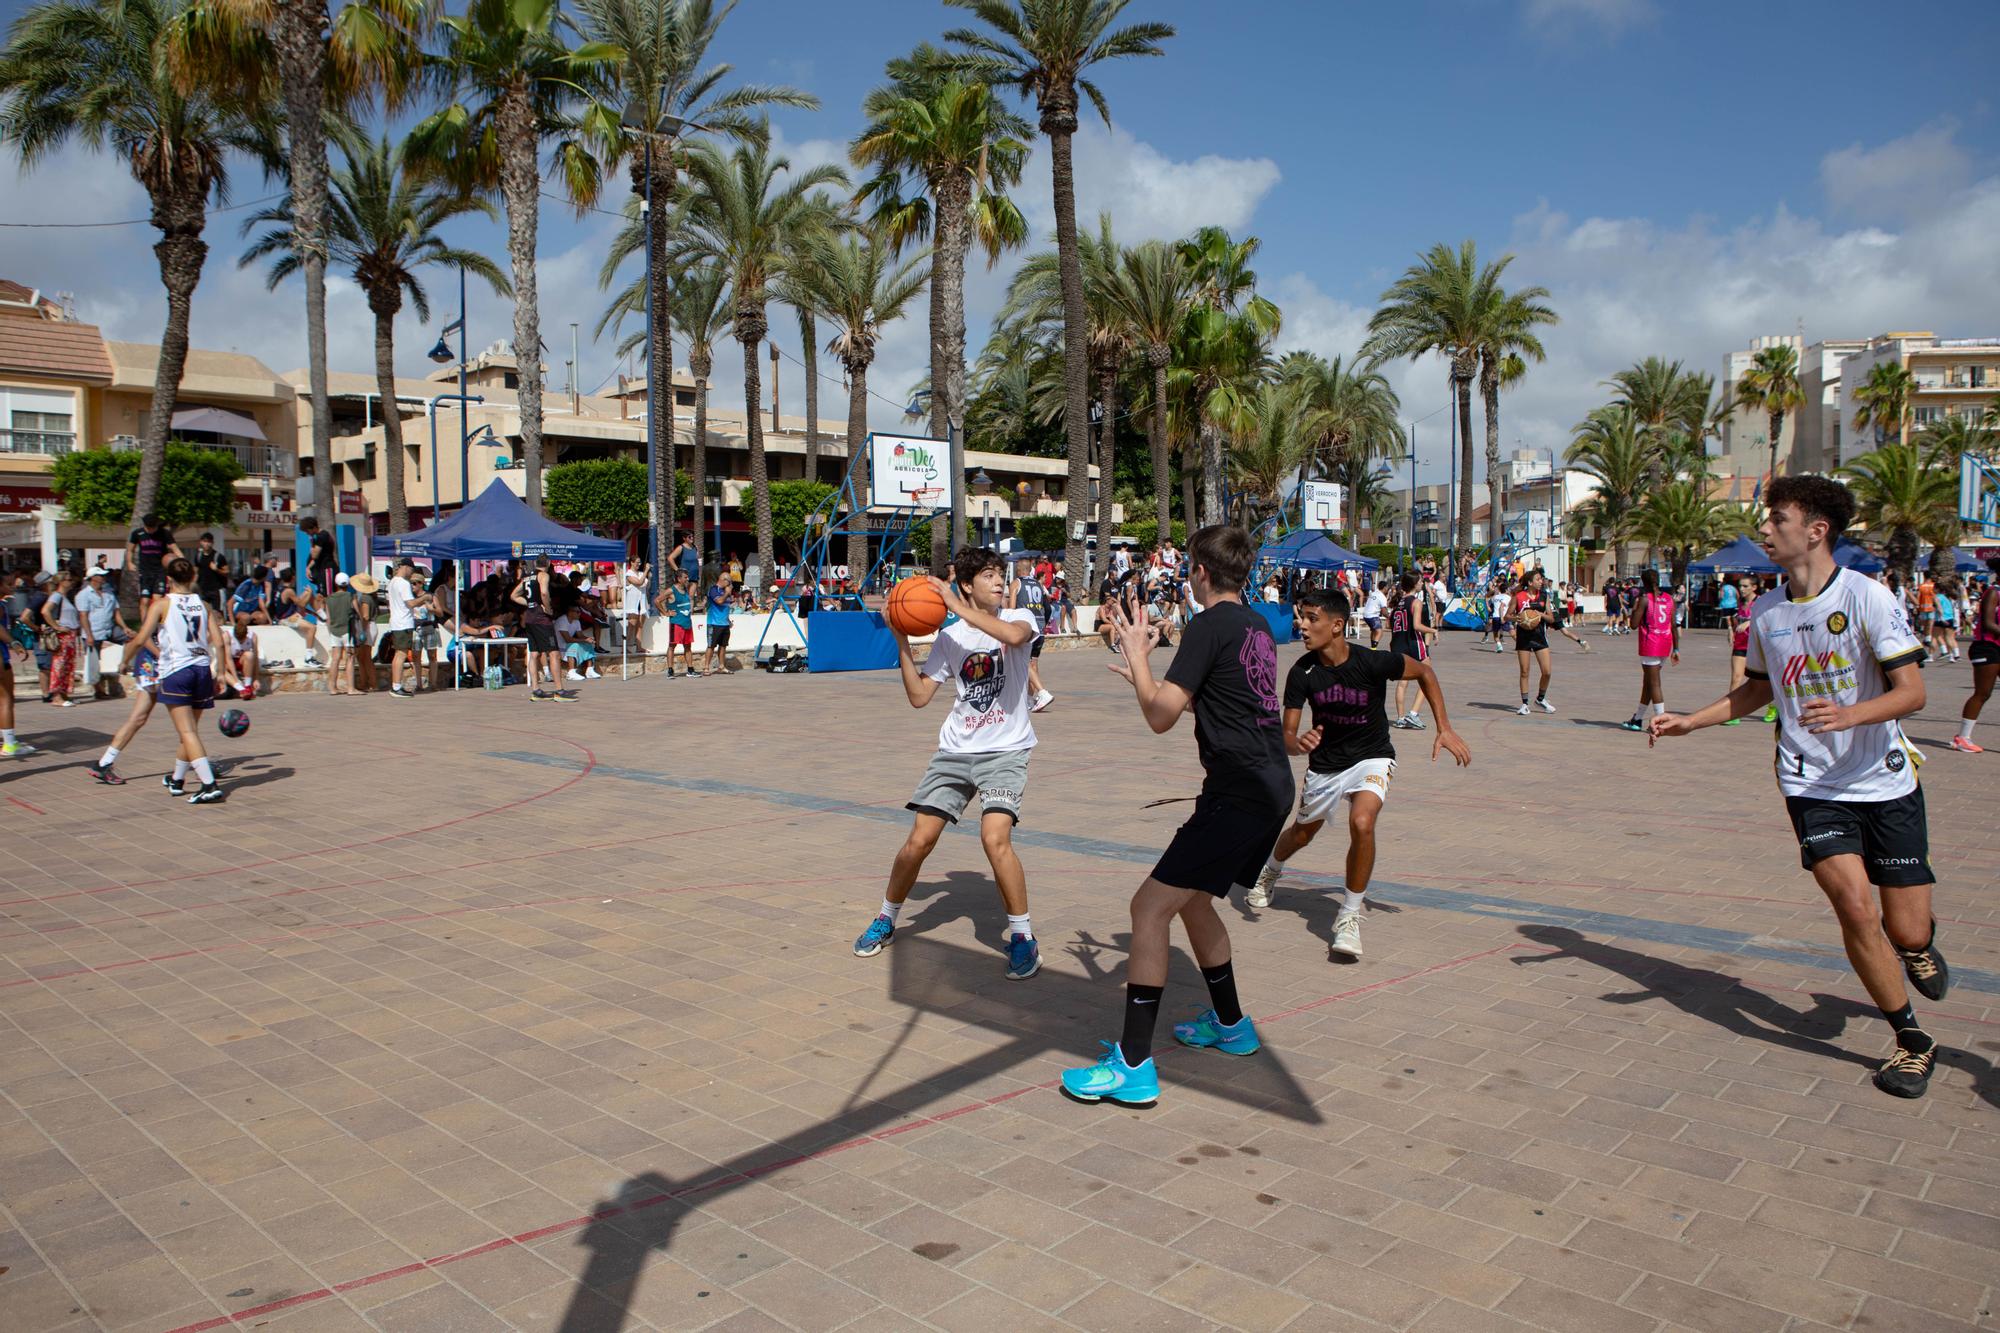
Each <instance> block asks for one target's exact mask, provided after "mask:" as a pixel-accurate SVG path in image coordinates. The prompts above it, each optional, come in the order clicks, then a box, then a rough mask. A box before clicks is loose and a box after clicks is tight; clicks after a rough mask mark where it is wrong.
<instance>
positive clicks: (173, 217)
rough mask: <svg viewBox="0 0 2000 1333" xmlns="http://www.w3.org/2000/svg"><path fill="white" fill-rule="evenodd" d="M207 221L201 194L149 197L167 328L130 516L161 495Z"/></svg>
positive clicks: (134, 583) (132, 580) (134, 574)
mask: <svg viewBox="0 0 2000 1333" xmlns="http://www.w3.org/2000/svg"><path fill="white" fill-rule="evenodd" d="M206 221H207V211H206V208H205V203H204V196H203V195H201V194H200V193H194V194H192V196H191V197H189V196H188V195H186V194H167V195H160V196H156V197H155V198H154V200H153V225H154V226H155V227H158V228H159V229H160V239H159V240H158V241H157V242H155V243H154V245H153V254H154V256H155V257H157V258H158V260H159V262H160V283H161V285H163V286H164V287H165V288H166V289H167V327H166V329H165V330H164V331H163V332H162V333H161V334H160V359H159V362H158V364H157V365H156V366H155V367H154V370H153V402H152V406H151V407H150V408H148V409H147V412H146V438H145V439H144V441H142V442H141V444H140V446H139V485H138V489H137V491H136V492H135V493H134V495H133V497H132V520H133V522H134V523H136V522H138V520H139V518H140V516H141V515H144V514H147V513H150V512H151V511H152V509H153V507H154V505H155V504H156V503H157V502H158V500H159V496H160V476H161V474H162V473H163V472H165V470H166V466H167V435H168V433H169V432H170V431H171V430H172V429H173V420H174V400H175V399H176V398H178V397H179V396H180V387H181V372H182V371H183V370H184V369H185V368H186V366H187V350H188V312H189V311H190V310H191V309H192V308H193V306H194V289H195V284H196V283H198V282H200V281H201V266H202V264H203V263H204V262H206V261H207V259H208V242H206V241H204V240H202V239H201V229H202V226H203V224H204V223H205V222H206ZM138 577H139V572H138V569H137V568H136V567H134V568H132V569H130V570H127V571H126V574H125V578H126V580H127V581H128V586H127V588H126V592H127V593H128V594H129V595H131V596H134V597H136V596H138V593H139V587H138Z"/></svg>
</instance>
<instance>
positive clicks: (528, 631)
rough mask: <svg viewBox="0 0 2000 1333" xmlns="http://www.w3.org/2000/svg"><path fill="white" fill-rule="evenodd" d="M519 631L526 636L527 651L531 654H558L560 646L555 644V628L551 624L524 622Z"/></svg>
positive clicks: (560, 649)
mask: <svg viewBox="0 0 2000 1333" xmlns="http://www.w3.org/2000/svg"><path fill="white" fill-rule="evenodd" d="M521 631H522V633H523V634H525V635H526V636H527V639H528V651H529V652H531V653H559V652H561V651H562V645H561V644H560V643H557V642H556V627H555V626H554V625H553V624H549V623H547V622H543V623H540V624H537V623H536V622H535V621H532V620H530V621H526V622H525V623H523V624H522V626H521Z"/></svg>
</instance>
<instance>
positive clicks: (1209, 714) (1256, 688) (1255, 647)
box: [1166, 602, 1292, 800]
mask: <svg viewBox="0 0 2000 1333" xmlns="http://www.w3.org/2000/svg"><path fill="white" fill-rule="evenodd" d="M1166 679H1167V682H1168V683H1169V684H1172V685H1178V686H1180V687H1181V688H1182V689H1184V690H1186V691H1187V692H1188V694H1189V695H1190V696H1191V697H1192V698H1193V700H1194V735H1195V743H1196V745H1197V746H1198V747H1199V748H1200V751H1201V766H1202V768H1203V769H1205V770H1207V774H1208V776H1207V779H1206V781H1204V782H1203V784H1202V790H1203V791H1207V792H1219V793H1222V794H1227V795H1234V794H1237V793H1239V792H1245V788H1246V787H1247V788H1249V791H1248V792H1245V794H1251V793H1261V794H1263V795H1274V794H1275V793H1276V792H1277V791H1278V790H1279V789H1280V788H1282V789H1283V791H1284V792H1285V794H1286V796H1285V799H1287V800H1289V799H1290V792H1291V788H1292V770H1291V764H1290V763H1289V762H1288V761H1287V760H1286V758H1285V733H1284V725H1283V719H1282V717H1281V716H1280V713H1279V698H1278V645H1277V644H1276V642H1274V641H1273V640H1272V638H1271V629H1270V625H1269V623H1268V622H1266V621H1265V619H1264V617H1263V616H1262V615H1261V614H1260V613H1258V612H1256V611H1253V610H1251V609H1250V608H1249V607H1248V606H1245V605H1244V604H1243V603H1242V602H1216V603H1214V604H1213V605H1211V606H1209V607H1208V608H1207V609H1206V610H1204V611H1203V612H1202V613H1201V614H1200V615H1198V616H1196V617H1195V618H1194V619H1193V620H1191V621H1189V622H1188V627H1187V632H1186V633H1185V634H1183V635H1182V636H1181V645H1180V649H1179V650H1178V651H1177V652H1176V653H1175V654H1174V660H1173V663H1172V664H1171V665H1170V666H1168V667H1167V675H1166Z"/></svg>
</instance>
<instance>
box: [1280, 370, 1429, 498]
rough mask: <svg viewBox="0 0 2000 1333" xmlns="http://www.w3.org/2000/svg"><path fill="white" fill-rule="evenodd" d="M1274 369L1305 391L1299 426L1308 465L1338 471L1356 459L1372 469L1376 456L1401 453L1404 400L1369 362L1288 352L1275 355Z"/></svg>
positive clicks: (1404, 438)
mask: <svg viewBox="0 0 2000 1333" xmlns="http://www.w3.org/2000/svg"><path fill="white" fill-rule="evenodd" d="M1278 375H1279V378H1280V379H1282V380H1284V381H1285V382H1286V383H1288V384H1292V385H1296V386H1297V387H1298V390H1299V392H1300V393H1301V394H1302V395H1303V405H1304V408H1305V417H1304V420H1303V421H1302V422H1301V424H1300V430H1301V432H1302V434H1303V436H1304V438H1305V441H1306V444H1307V446H1308V449H1309V457H1308V460H1307V461H1308V466H1310V467H1311V468H1313V469H1315V470H1316V472H1317V475H1320V476H1325V477H1333V476H1336V475H1340V474H1342V473H1344V472H1346V471H1348V470H1349V465H1350V464H1354V463H1360V464H1361V465H1363V470H1364V471H1367V472H1373V471H1374V464H1375V460H1377V459H1383V458H1398V457H1403V456H1405V453H1406V451H1407V449H1408V447H1409V445H1408V437H1407V436H1406V435H1405V433H1404V431H1403V426H1402V423H1401V422H1400V421H1398V420H1397V413H1399V412H1400V411H1401V410H1402V403H1401V401H1400V400H1399V399H1398V398H1397V397H1396V391H1395V390H1394V389H1392V388H1390V387H1389V381H1388V380H1387V379H1385V378H1384V377H1383V376H1382V375H1381V374H1380V373H1379V372H1378V371H1376V370H1374V369H1373V368H1372V367H1370V366H1367V365H1365V364H1362V363H1358V362H1357V363H1356V364H1355V365H1354V366H1352V367H1349V366H1346V365H1343V364H1342V360H1341V358H1340V357H1337V356H1336V357H1334V358H1333V359H1332V360H1331V361H1329V360H1327V359H1326V358H1325V357H1323V356H1319V355H1318V354H1316V353H1313V352H1292V353H1290V354H1288V355H1286V356H1285V357H1284V358H1283V359H1282V360H1281V361H1279V363H1278Z"/></svg>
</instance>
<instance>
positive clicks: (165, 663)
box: [154, 592, 212, 680]
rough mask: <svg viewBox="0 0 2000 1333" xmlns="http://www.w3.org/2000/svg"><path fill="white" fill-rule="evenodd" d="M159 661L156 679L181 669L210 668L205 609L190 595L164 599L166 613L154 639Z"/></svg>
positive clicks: (206, 610) (199, 601)
mask: <svg viewBox="0 0 2000 1333" xmlns="http://www.w3.org/2000/svg"><path fill="white" fill-rule="evenodd" d="M154 638H155V641H156V643H157V645H158V647H157V654H158V656H159V659H160V679H162V680H165V679H166V678H167V677H168V676H171V675H173V674H174V672H176V671H179V670H180V669H181V668H182V667H189V666H195V665H197V664H199V665H201V666H211V665H212V664H211V663H210V662H209V656H208V606H207V604H206V603H204V602H203V601H202V600H201V598H200V597H198V596H196V595H195V594H193V593H191V592H177V593H172V594H169V595H168V597H167V613H166V614H165V615H164V616H161V617H160V629H159V633H158V634H156V635H155V636H154Z"/></svg>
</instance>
